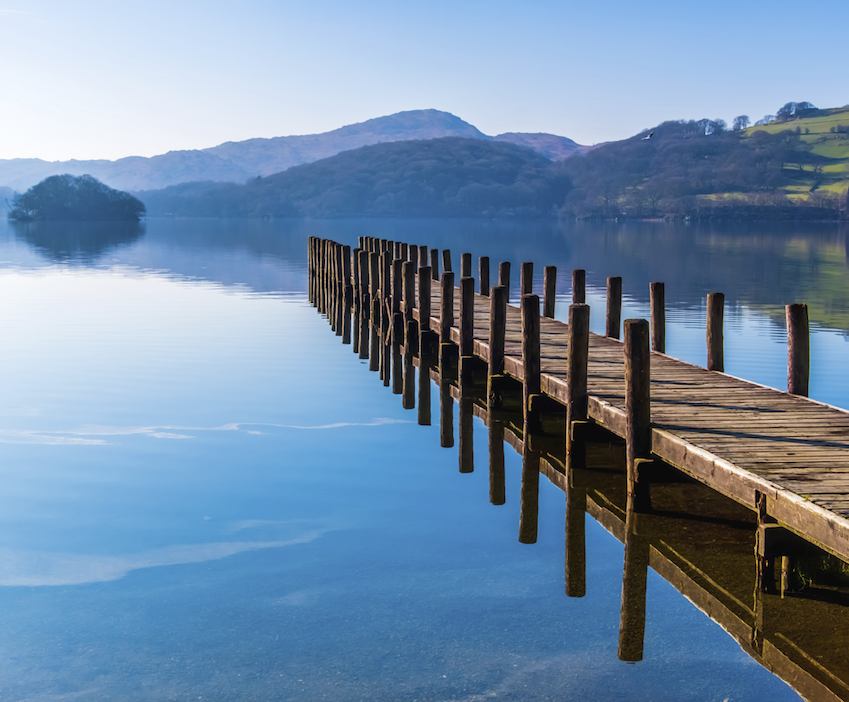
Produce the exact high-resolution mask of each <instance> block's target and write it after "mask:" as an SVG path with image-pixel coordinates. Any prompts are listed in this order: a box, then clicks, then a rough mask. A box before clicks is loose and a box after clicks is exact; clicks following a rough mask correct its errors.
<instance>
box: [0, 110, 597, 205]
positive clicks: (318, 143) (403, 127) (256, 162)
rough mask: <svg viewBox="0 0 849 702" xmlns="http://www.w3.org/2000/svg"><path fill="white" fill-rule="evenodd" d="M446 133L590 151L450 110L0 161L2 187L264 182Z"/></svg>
mask: <svg viewBox="0 0 849 702" xmlns="http://www.w3.org/2000/svg"><path fill="white" fill-rule="evenodd" d="M446 136H449V137H462V138H471V139H479V140H484V141H505V142H509V143H513V144H518V145H520V146H530V147H531V148H533V149H534V150H535V151H537V152H538V153H541V154H542V155H544V156H545V157H546V158H549V159H552V160H560V159H562V158H566V157H568V156H569V155H571V154H572V153H580V152H582V150H583V149H586V148H588V147H581V146H580V145H579V144H576V143H575V142H574V141H572V140H571V139H568V138H567V137H560V136H557V135H554V134H524V133H521V132H518V133H517V132H508V133H506V134H500V135H498V136H495V137H492V136H487V135H486V134H484V133H483V132H481V131H480V130H479V129H477V127H475V126H473V125H471V124H469V123H468V122H466V121H464V120H463V119H461V118H460V117H457V116H456V115H453V114H451V113H450V112H443V111H441V110H435V109H426V110H408V111H404V112H397V113H395V114H392V115H386V116H383V117H375V118H373V119H369V120H366V121H364V122H358V123H356V124H349V125H345V126H342V127H339V128H338V129H334V130H331V131H329V132H323V133H319V134H306V135H293V136H279V137H269V138H263V137H255V138H252V139H246V140H244V141H235V142H234V141H230V142H224V143H222V144H218V145H217V146H212V147H208V148H205V149H191V150H177V151H169V152H167V153H165V154H158V155H156V156H151V157H145V156H127V157H124V158H121V159H117V160H114V161H110V160H106V159H92V160H77V159H72V160H69V161H44V160H42V159H0V185H5V186H8V187H11V188H14V189H16V190H20V191H23V190H26V189H27V188H28V187H30V186H32V185H34V184H36V183H38V182H39V181H41V180H43V179H44V178H46V177H48V176H50V175H58V174H63V173H69V174H71V175H83V174H88V175H92V176H94V177H95V178H98V179H99V180H101V181H102V182H103V183H105V184H107V185H109V186H110V187H113V188H120V189H122V190H130V191H142V190H155V189H161V188H165V187H168V186H171V185H178V184H180V183H187V182H192V181H215V182H229V183H244V182H245V181H246V180H247V179H248V178H255V177H256V176H262V177H265V176H268V175H272V174H274V173H279V172H281V171H285V170H287V169H288V168H291V167H292V166H297V165H302V164H305V163H312V162H314V161H317V160H320V159H323V158H328V157H330V156H334V155H336V154H338V153H341V152H343V151H350V150H351V149H356V148H360V147H362V146H369V145H372V144H379V143H385V142H392V141H409V140H422V139H434V138H440V137H446Z"/></svg>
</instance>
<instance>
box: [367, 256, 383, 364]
mask: <svg viewBox="0 0 849 702" xmlns="http://www.w3.org/2000/svg"><path fill="white" fill-rule="evenodd" d="M372 255H374V254H372ZM380 317H381V314H380V300H379V299H378V296H377V295H375V296H374V297H373V298H372V301H371V346H370V347H369V361H368V369H369V370H370V371H376V370H380V351H381V348H380V347H381V343H382V342H381V340H380V328H379V326H378V325H379V324H380Z"/></svg>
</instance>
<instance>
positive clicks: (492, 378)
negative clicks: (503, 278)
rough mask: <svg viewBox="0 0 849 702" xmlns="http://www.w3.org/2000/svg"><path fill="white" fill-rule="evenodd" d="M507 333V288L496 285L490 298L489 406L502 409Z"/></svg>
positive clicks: (487, 384) (487, 390)
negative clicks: (501, 385) (502, 383)
mask: <svg viewBox="0 0 849 702" xmlns="http://www.w3.org/2000/svg"><path fill="white" fill-rule="evenodd" d="M506 334H507V288H505V287H504V286H503V285H496V286H495V287H494V288H492V297H491V298H490V300H489V365H488V367H487V383H486V396H487V407H488V408H489V409H490V411H491V410H494V409H500V408H501V405H502V401H503V397H502V388H501V387H500V383H501V381H502V380H503V378H504V342H505V337H506Z"/></svg>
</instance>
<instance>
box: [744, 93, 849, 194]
mask: <svg viewBox="0 0 849 702" xmlns="http://www.w3.org/2000/svg"><path fill="white" fill-rule="evenodd" d="M816 112H817V114H816V116H811V117H801V118H799V119H791V120H787V121H777V120H776V121H773V122H770V123H769V124H765V125H760V126H756V127H749V128H748V129H746V131H745V134H746V136H748V137H750V138H751V137H752V136H753V135H754V134H755V133H756V132H758V131H764V132H767V133H768V134H780V133H781V132H783V131H787V130H790V131H793V132H796V133H797V134H798V135H799V139H800V142H801V143H802V144H804V145H805V147H806V150H799V151H797V153H798V158H797V159H796V160H795V162H787V163H785V164H784V171H785V175H786V176H787V178H788V180H789V181H790V182H789V183H788V184H786V185H785V186H784V190H785V192H786V193H787V194H788V196H789V197H791V198H793V199H806V198H808V197H809V196H810V194H811V193H819V194H823V195H829V194H830V195H840V194H842V193H845V192H846V191H847V190H849V106H845V107H836V108H832V109H827V110H817V111H816Z"/></svg>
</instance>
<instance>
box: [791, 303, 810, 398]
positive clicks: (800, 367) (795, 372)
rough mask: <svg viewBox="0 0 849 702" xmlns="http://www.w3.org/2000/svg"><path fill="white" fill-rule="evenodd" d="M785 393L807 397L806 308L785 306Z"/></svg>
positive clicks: (808, 338) (808, 361) (798, 305)
mask: <svg viewBox="0 0 849 702" xmlns="http://www.w3.org/2000/svg"><path fill="white" fill-rule="evenodd" d="M786 312H787V392H789V393H790V394H791V395H804V396H805V397H807V396H808V378H809V376H810V372H811V343H810V334H809V327H808V306H807V305H804V304H799V303H796V304H793V305H787V307H786Z"/></svg>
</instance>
